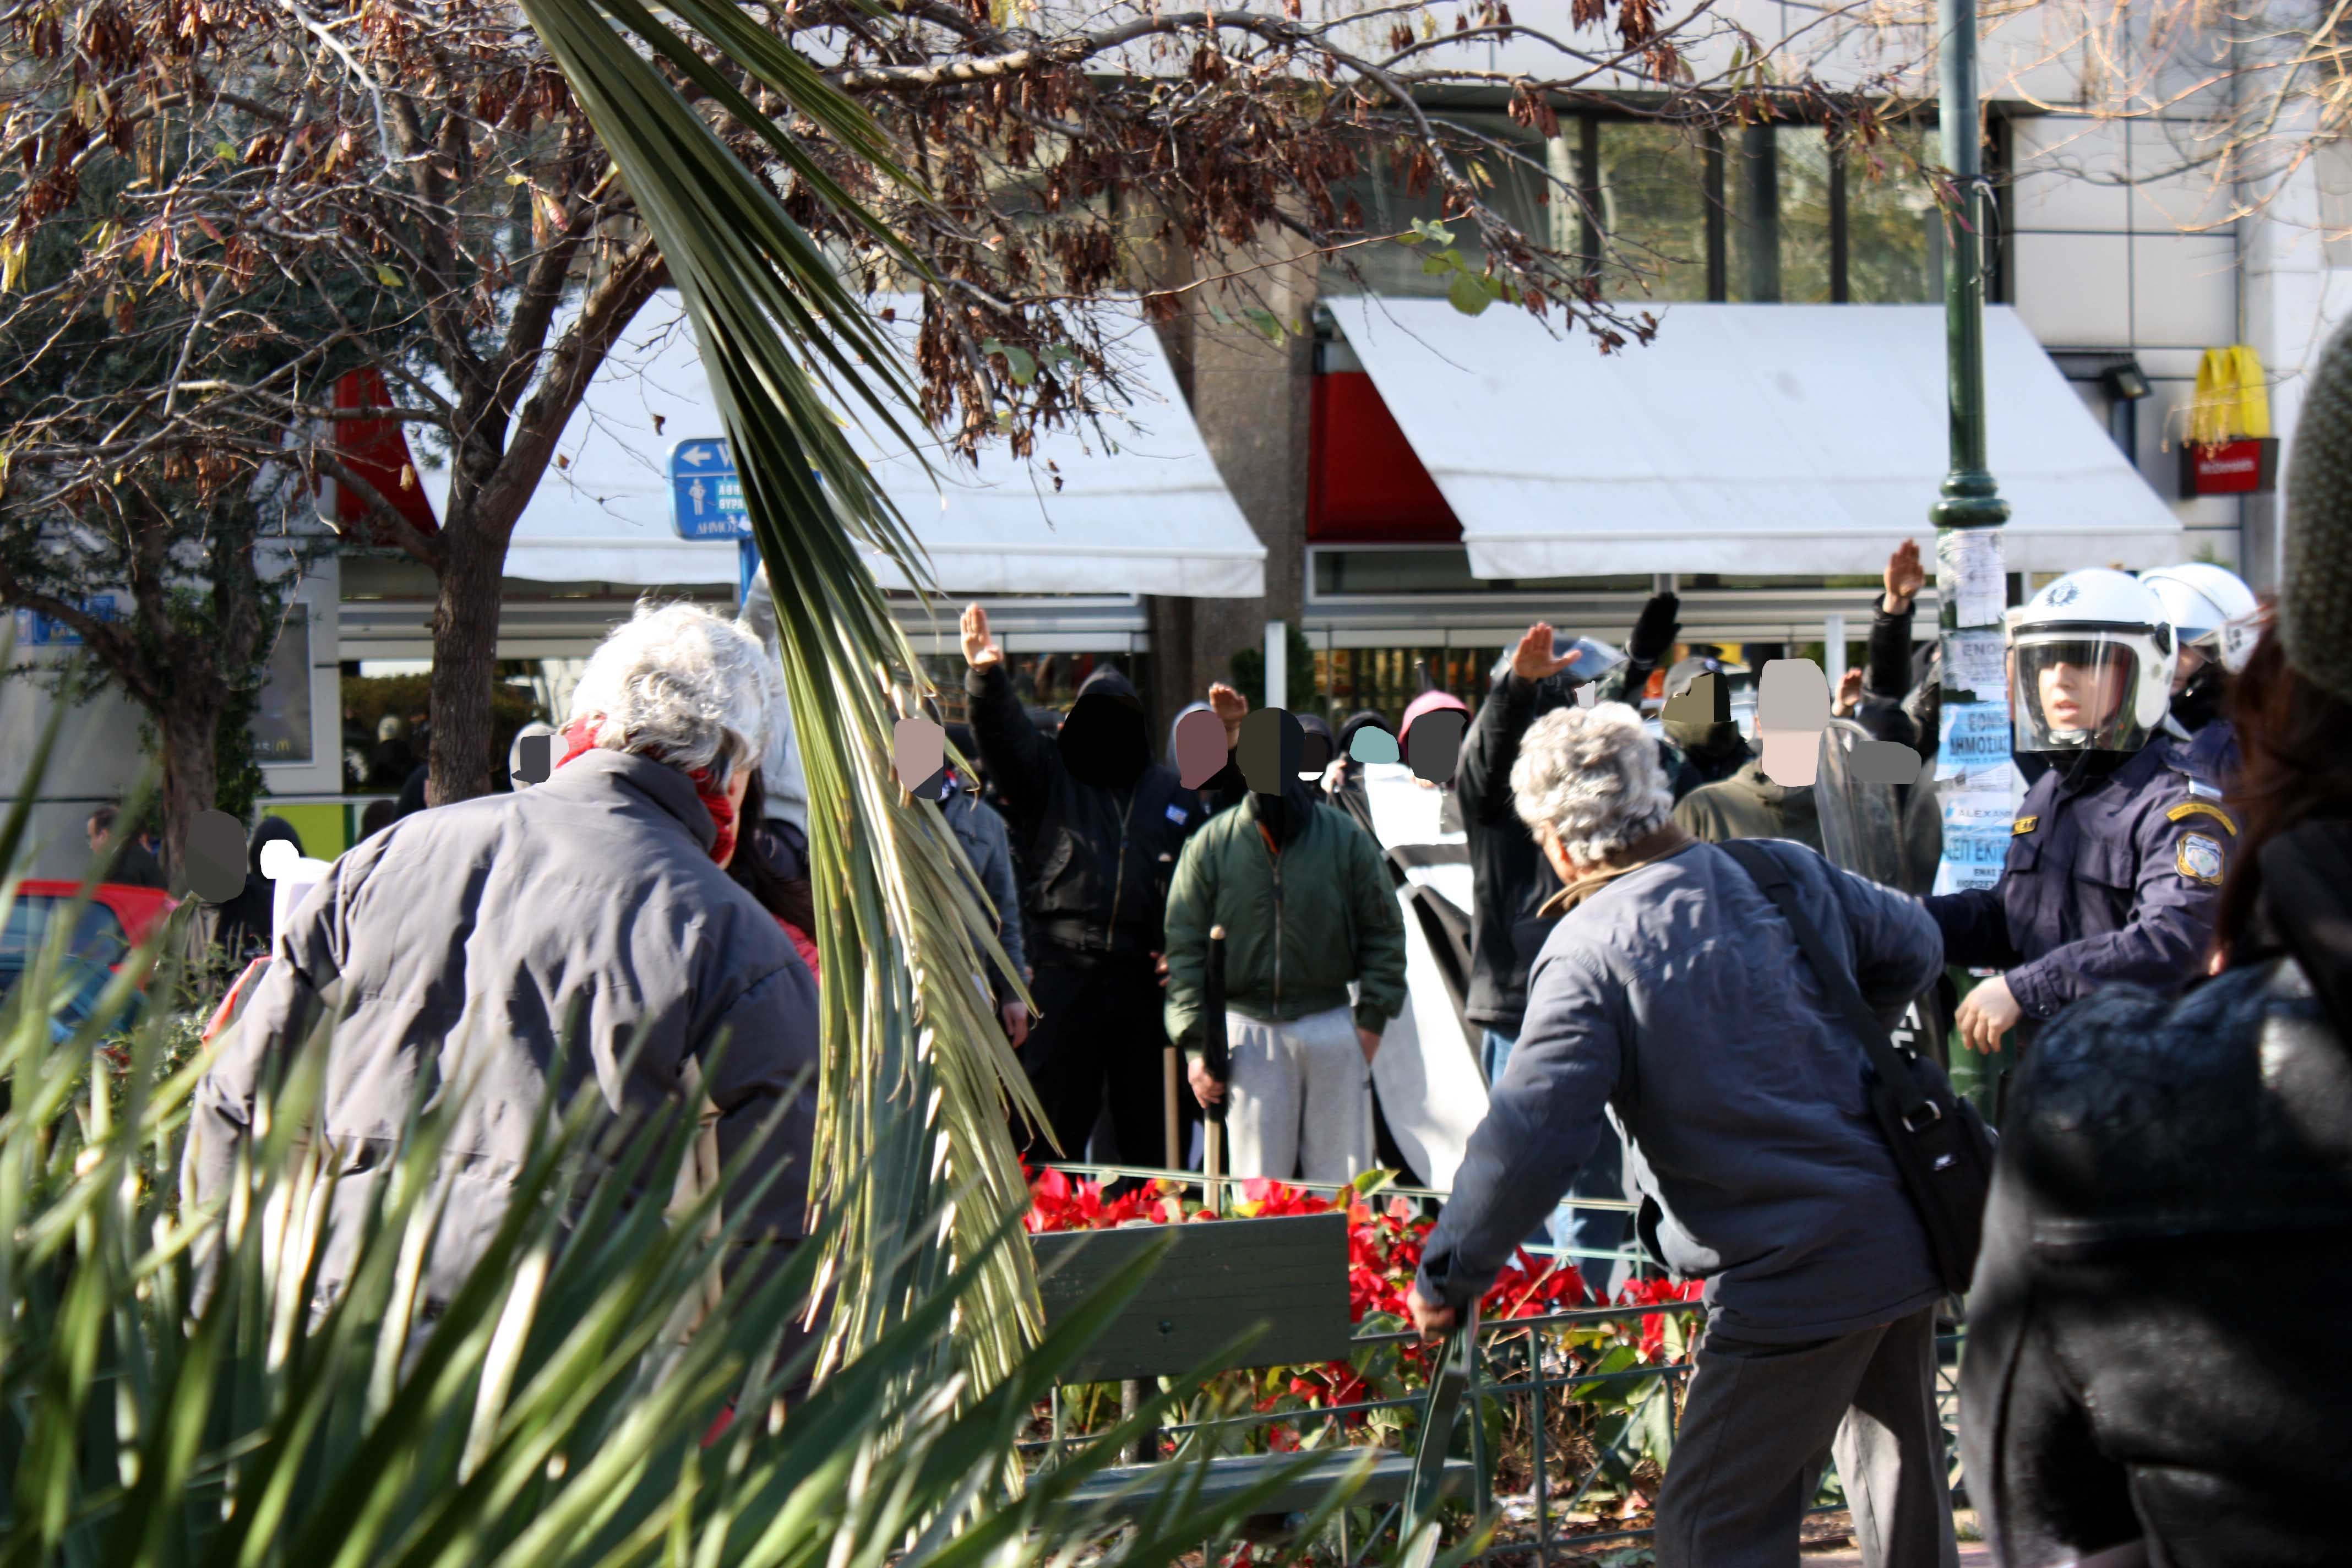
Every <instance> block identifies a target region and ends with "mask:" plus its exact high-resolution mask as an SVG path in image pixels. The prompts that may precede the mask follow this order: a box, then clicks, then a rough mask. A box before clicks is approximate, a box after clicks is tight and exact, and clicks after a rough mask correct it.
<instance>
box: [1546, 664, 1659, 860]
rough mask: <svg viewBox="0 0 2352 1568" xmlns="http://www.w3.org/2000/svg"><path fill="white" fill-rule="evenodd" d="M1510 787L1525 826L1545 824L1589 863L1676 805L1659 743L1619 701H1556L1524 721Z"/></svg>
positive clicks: (1650, 827) (1623, 845)
mask: <svg viewBox="0 0 2352 1568" xmlns="http://www.w3.org/2000/svg"><path fill="white" fill-rule="evenodd" d="M1511 795H1512V800H1513V804H1514V805H1517V807H1518V813H1519V820H1520V821H1522V822H1524V823H1526V824H1527V825H1528V828H1529V830H1530V831H1533V832H1536V833H1538V834H1540V833H1541V832H1542V831H1543V830H1544V829H1546V828H1549V829H1550V830H1551V832H1552V833H1553V835H1554V836H1555V837H1558V838H1559V846H1560V847H1561V848H1562V849H1564V850H1565V851H1567V853H1568V855H1569V857H1570V858H1571V859H1575V860H1579V861H1581V862H1582V863H1584V864H1585V865H1588V866H1592V865H1599V864H1600V863H1601V862H1602V861H1604V860H1606V859H1608V858H1610V857H1611V856H1612V855H1613V854H1617V853H1619V852H1621V851H1622V850H1624V849H1627V848H1630V847H1632V846H1633V844H1635V843H1636V842H1638V841H1639V840H1641V839H1642V838H1643V837H1647V836H1648V835H1650V834H1652V833H1654V832H1656V831H1657V830H1658V829H1659V828H1660V827H1663V826H1665V822H1666V818H1667V816H1669V815H1671V814H1672V812H1673V811H1674V808H1675V796H1674V791H1673V790H1672V789H1670V788H1668V787H1667V784H1666V771H1665V769H1664V767H1662V766H1660V765H1659V763H1658V743H1657V742H1655V741H1654V740H1652V739H1651V738H1650V732H1649V731H1647V730H1645V729H1643V726H1642V716H1641V715H1640V714H1639V713H1636V712H1635V711H1633V709H1631V708H1628V707H1627V706H1625V704H1623V703H1622V702H1602V703H1597V704H1595V705H1594V706H1592V707H1591V708H1559V709H1555V710H1552V711H1551V712H1549V713H1547V714H1545V715H1544V716H1543V717H1542V718H1540V719H1538V720H1537V721H1535V722H1534V723H1533V724H1531V725H1529V726H1528V732H1527V733H1526V734H1525V735H1524V736H1522V737H1521V738H1520V741H1519V760H1518V761H1517V762H1516V763H1513V764H1512V765H1511Z"/></svg>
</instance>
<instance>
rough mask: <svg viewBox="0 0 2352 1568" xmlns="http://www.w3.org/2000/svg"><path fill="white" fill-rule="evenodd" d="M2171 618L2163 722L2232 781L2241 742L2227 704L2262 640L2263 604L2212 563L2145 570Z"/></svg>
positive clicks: (2213, 771)
mask: <svg viewBox="0 0 2352 1568" xmlns="http://www.w3.org/2000/svg"><path fill="white" fill-rule="evenodd" d="M2139 580H2140V581H2141V582H2142V583H2145V584H2147V585H2148V586H2149V587H2150V588H2152V589H2154V590H2155V591H2156V596H2157V597H2158V599H2160V600H2161V601H2163V604H2164V613H2165V616H2167V618H2168V619H2169V620H2170V621H2171V622H2172V634H2173V640H2174V641H2175V642H2176V643H2177V644H2178V645H2179V658H2178V662H2177V663H2176V664H2175V666H2174V668H2173V673H2172V710H2171V711H2170V712H2169V713H2168V714H2166V715H2165V721H2164V727H2165V730H2166V731H2167V732H2168V733H2169V734H2171V735H2172V737H2173V738H2174V739H2175V740H2178V741H2185V742H2189V762H2190V764H2191V765H2192V766H2193V767H2195V768H2196V769H2197V770H2198V771H2199V773H2201V774H2202V775H2203V776H2204V777H2206V778H2210V779H2214V780H2217V781H2220V782H2222V783H2227V782H2228V781H2229V780H2230V779H2231V777H2232V776H2234V775H2235V774H2236V773H2237V771H2238V742H2237V737H2236V736H2235V735H2234V734H2232V733H2231V729H2230V721H2229V720H2228V719H2227V718H2226V717H2224V716H2223V708H2224V706H2225V701H2226V699H2227V698H2228V696H2229V692H2230V686H2231V681H2233V680H2234V679H2236V677H2237V674H2238V672H2239V671H2240V670H2242V669H2243V668H2246V661H2247V660H2248V659H2250V658H2253V656H2254V644H2255V643H2257V642H2258V641H2260V640H2261V638H2262V629H2263V618H2264V617H2263V607H2262V604H2261V601H2259V600H2257V599H2256V598H2255V597H2254V591H2253V590H2252V588H2249V587H2247V586H2246V584H2245V582H2244V580H2243V579H2242V578H2240V577H2239V576H2238V574H2236V573H2234V572H2231V571H2230V570H2228V569H2227V568H2225V567H2221V566H2216V565H2213V564H2212V563H2210V562H2204V561H2191V562H2189V563H2185V564H2183V565H2179V566H2159V567H2158V568H2157V569H2156V570H2154V571H2152V572H2143V573H2141V574H2139Z"/></svg>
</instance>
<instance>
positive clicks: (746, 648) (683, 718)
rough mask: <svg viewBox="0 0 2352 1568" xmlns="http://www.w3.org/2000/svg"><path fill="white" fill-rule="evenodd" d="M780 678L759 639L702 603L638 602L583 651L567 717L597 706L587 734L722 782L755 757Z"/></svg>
mask: <svg viewBox="0 0 2352 1568" xmlns="http://www.w3.org/2000/svg"><path fill="white" fill-rule="evenodd" d="M781 688H782V679H781V677H780V674H779V672H778V671H777V669H776V667H775V664H774V661H773V660H772V659H770V658H768V654H767V650H766V649H765V648H763V647H761V646H760V640H759V639H758V638H757V637H753V636H752V635H751V633H750V632H748V631H746V630H744V629H743V628H742V627H741V626H739V625H737V624H736V622H735V621H734V620H732V619H731V618H730V617H728V616H722V615H719V614H716V613H714V612H713V611H711V610H709V609H706V608H704V607H703V606H702V605H690V604H669V605H652V604H642V603H641V604H639V605H637V613H636V614H635V616H632V617H630V618H629V619H628V620H627V621H625V622H624V623H623V624H622V625H620V626H615V627H614V628H613V632H612V635H611V636H609V637H606V638H605V639H604V642H603V643H602V644H600V645H599V646H598V647H597V649H596V651H595V653H594V654H593V655H592V656H590V658H589V660H588V668H587V669H586V670H585V671H583V673H582V675H581V677H580V684H579V686H578V687H577V688H576V689H574V690H573V691H572V720H573V721H578V720H581V719H587V718H593V717H595V716H597V715H600V714H601V715H602V716H603V720H604V721H603V722H602V723H601V724H599V725H598V726H597V728H596V734H595V743H596V744H597V745H598V746H601V747H603V748H604V749H605V750H606V751H613V752H635V753H637V754H638V755H640V756H655V757H658V758H659V759H660V760H661V761H663V762H665V763H668V764H669V765H670V766H672V767H674V768H677V769H679V770H680V771H681V772H685V773H698V772H699V773H709V775H710V778H711V780H712V782H713V783H714V784H719V785H720V786H722V787H723V786H724V785H725V784H727V783H728V781H729V780H730V778H731V777H732V776H733V774H734V772H735V770H736V769H737V768H738V767H756V766H758V765H759V762H760V753H761V752H762V751H763V750H765V749H766V747H767V743H768V709H769V706H770V705H771V704H772V703H773V702H774V701H775V700H776V698H777V697H778V695H779V693H780V689H781Z"/></svg>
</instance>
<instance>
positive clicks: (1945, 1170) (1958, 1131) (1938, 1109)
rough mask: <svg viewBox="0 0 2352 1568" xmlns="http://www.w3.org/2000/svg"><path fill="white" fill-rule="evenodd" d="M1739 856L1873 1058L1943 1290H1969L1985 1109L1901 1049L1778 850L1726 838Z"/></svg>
mask: <svg viewBox="0 0 2352 1568" xmlns="http://www.w3.org/2000/svg"><path fill="white" fill-rule="evenodd" d="M1716 847H1717V848H1718V849H1721V850H1722V851H1724V852H1725V853H1726V854H1727V855H1729V856H1730V857H1731V858H1733V859H1735V860H1737V861H1738V862H1739V865H1740V868H1742V869H1743V870H1745V871H1746V872H1747V873H1748V876H1749V877H1751V878H1753V879H1755V882H1756V885H1757V886H1758V887H1759V888H1761V889H1763V890H1764V896H1765V897H1766V898H1768V899H1769V900H1772V903H1773V906H1774V907H1775V908H1776V909H1778V910H1780V918H1781V919H1782V920H1785V921H1788V922H1789V929H1790V931H1793V932H1795V933H1796V938H1797V945H1798V946H1799V947H1800V948H1801V949H1803V950H1804V954H1805V959H1806V962H1808V963H1811V965H1812V966H1813V973H1814V974H1815V976H1817V977H1818V978H1819V979H1820V981H1821V983H1822V990H1823V991H1825V992H1827V993H1828V994H1829V998H1830V1000H1831V1002H1832V1003H1833V1004H1835V1005H1836V1006H1837V1008H1838V1010H1839V1011H1840V1012H1841V1013H1843V1015H1844V1016H1845V1020H1846V1023H1847V1025H1848V1026H1850V1027H1851V1028H1852V1029H1853V1034H1854V1037H1856V1038H1857V1039H1859V1040H1861V1041H1862V1044H1863V1049H1864V1054H1866V1055H1867V1056H1868V1057H1869V1058H1870V1067H1871V1075H1870V1105H1871V1110H1872V1111H1873V1112H1874V1114H1875V1115H1876V1116H1877V1118H1878V1130H1879V1131H1880V1133H1881V1134H1882V1135H1883V1136H1884V1137H1885V1140H1886V1147H1887V1148H1888V1149H1889V1150H1890V1151H1891V1152H1893V1153H1894V1155H1895V1169H1896V1170H1898V1171H1900V1172H1901V1173H1903V1185H1904V1188H1905V1190H1906V1191H1907V1192H1908V1193H1909V1194H1911V1203H1912V1206H1913V1207H1915V1208H1916V1209H1917V1210H1918V1211H1919V1220H1920V1223H1921V1224H1922V1225H1924V1226H1926V1227H1927V1247H1928V1250H1929V1251H1930V1252H1931V1253H1933V1254H1934V1255H1935V1259H1936V1272H1937V1274H1938V1275H1939V1276H1940V1277H1941V1278H1942V1279H1943V1282H1944V1289H1947V1290H1949V1291H1951V1292H1952V1293H1953V1294H1955V1295H1959V1294H1963V1293H1965V1292H1966V1291H1967V1289H1968V1288H1969V1279H1970V1277H1972V1276H1973V1275H1974V1274H1975V1273H1976V1267H1977V1244H1978V1242H1979V1239H1980V1238H1981V1237H1982V1236H1983V1233H1984V1210H1985V1198H1986V1195H1987V1194H1989V1193H1990V1191H1991V1189H1992V1155H1993V1133H1992V1130H1991V1129H1990V1128H1989V1127H1987V1126H1986V1125H1985V1122H1984V1118H1983V1117H1981V1116H1979V1115H1978V1114H1977V1108H1976V1107H1975V1106H1973V1105H1970V1104H1969V1102H1968V1101H1967V1100H1962V1099H1961V1098H1960V1097H1959V1096H1958V1095H1957V1094H1954V1093H1953V1092H1952V1084H1951V1080H1950V1079H1948V1078H1946V1077H1945V1076H1944V1069H1943V1068H1939V1067H1937V1065H1936V1064H1935V1063H1934V1062H1933V1061H1931V1060H1929V1059H1928V1058H1925V1057H1922V1056H1920V1055H1919V1054H1918V1053H1917V1052H1916V1051H1908V1050H1901V1049H1898V1048H1897V1047H1895V1042H1894V1041H1893V1040H1891V1039H1889V1038H1888V1037H1887V1034H1886V1026H1885V1025H1883V1024H1881V1023H1880V1022H1879V1021H1878V1015H1876V1014H1875V1013H1873V1012H1872V1011H1871V1010H1870V1005H1869V1004H1868V1003H1867V1002H1864V1000H1863V999H1862V993H1861V991H1860V990H1858V989H1857V988H1856V987H1855V985H1854V983H1853V976H1851V975H1849V974H1848V973H1846V972H1845V970H1844V968H1843V966H1842V965H1840V964H1839V963H1838V962H1837V960H1836V958H1835V956H1834V955H1832V953H1831V952H1830V951H1829V949H1828V947H1827V946H1826V945H1825V944H1824V943H1823V942H1822V934H1821V932H1819V931H1815V930H1814V929H1813V924H1812V922H1811V921H1809V920H1807V919H1806V918H1805V914H1804V910H1801V908H1799V907H1798V904H1797V895H1796V889H1795V887H1794V886H1793V885H1792V884H1791V883H1790V879H1789V873H1788V870H1787V868H1785V867H1783V866H1782V865H1781V864H1780V860H1779V858H1777V857H1776V856H1774V855H1773V854H1772V852H1771V851H1770V850H1769V849H1767V848H1765V847H1764V846H1763V845H1761V844H1759V843H1757V842H1755V841H1753V840H1748V841H1745V842H1740V841H1735V842H1732V843H1728V844H1718V845H1717V846H1716Z"/></svg>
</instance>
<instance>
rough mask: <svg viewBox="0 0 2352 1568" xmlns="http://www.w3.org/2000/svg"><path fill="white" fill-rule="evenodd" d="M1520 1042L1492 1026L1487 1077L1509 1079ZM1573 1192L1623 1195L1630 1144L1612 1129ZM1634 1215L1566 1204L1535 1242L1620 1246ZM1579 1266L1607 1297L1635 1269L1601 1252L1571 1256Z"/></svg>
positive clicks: (1599, 1248) (1485, 1045)
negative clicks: (1507, 1070)
mask: <svg viewBox="0 0 2352 1568" xmlns="http://www.w3.org/2000/svg"><path fill="white" fill-rule="evenodd" d="M1518 1043H1519V1040H1518V1037H1517V1036H1516V1035H1506V1034H1504V1033H1502V1032H1501V1031H1500V1030H1496V1029H1488V1030H1486V1033H1485V1036H1484V1037H1483V1038H1482V1039H1481V1040H1480V1041H1479V1052H1478V1055H1479V1061H1480V1065H1482V1066H1483V1067H1485V1068H1486V1082H1487V1083H1488V1084H1489V1085H1490V1086H1491V1085H1494V1084H1497V1083H1500V1082H1501V1081H1502V1079H1503V1068H1505V1067H1506V1066H1507V1065H1508V1063H1509V1062H1510V1059H1511V1051H1512V1049H1513V1048H1514V1047H1517V1045H1518ZM1568 1195H1569V1196H1570V1197H1571V1198H1611V1199H1616V1198H1622V1197H1623V1196H1624V1195H1625V1146H1624V1143H1623V1142H1622V1140H1621V1139H1619V1138H1617V1137H1615V1136H1613V1135H1612V1136H1608V1137H1604V1138H1602V1139H1601V1142H1600V1144H1599V1146H1598V1147H1596V1148H1595V1149H1594V1150H1593V1151H1592V1158H1591V1159H1590V1160H1587V1161H1586V1162H1585V1163H1584V1168H1583V1169H1582V1170H1580V1171H1579V1172H1577V1173H1576V1179H1575V1180H1574V1181H1571V1182H1570V1183H1569V1184H1568ZM1632 1229H1633V1215H1629V1214H1626V1213H1623V1212H1622V1211H1621V1210H1617V1209H1588V1208H1573V1207H1570V1208H1563V1209H1561V1210H1559V1211H1557V1212H1555V1213H1554V1214H1553V1215H1552V1218H1551V1222H1550V1224H1549V1225H1548V1226H1545V1227H1544V1228H1543V1229H1541V1230H1538V1231H1537V1232H1536V1233H1535V1234H1534V1235H1533V1236H1530V1237H1528V1240H1527V1245H1528V1246H1529V1247H1566V1248H1569V1249H1570V1250H1571V1251H1573V1252H1576V1253H1586V1252H1614V1251H1616V1250H1617V1249H1618V1248H1619V1247H1622V1246H1623V1245H1624V1244H1625V1237H1626V1236H1627V1234H1628V1233H1629V1232H1631V1230H1632ZM1570 1262H1572V1263H1574V1264H1575V1265H1576V1271H1577V1272H1578V1273H1579V1274H1581V1275H1582V1276H1583V1277H1584V1283H1585V1286H1586V1288H1587V1289H1590V1290H1591V1292H1592V1294H1593V1296H1594V1297H1595V1298H1596V1299H1600V1298H1604V1297H1607V1296H1609V1295H1610V1294H1612V1292H1613V1291H1614V1290H1615V1289H1618V1288H1620V1287H1622V1285H1623V1284H1624V1283H1625V1280H1624V1279H1622V1278H1620V1277H1619V1276H1622V1275H1625V1274H1627V1273H1629V1272H1630V1270H1629V1269H1627V1268H1625V1267H1624V1266H1623V1265H1622V1264H1612V1263H1609V1262H1607V1261H1605V1260H1603V1259H1601V1258H1584V1257H1575V1258H1570Z"/></svg>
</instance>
